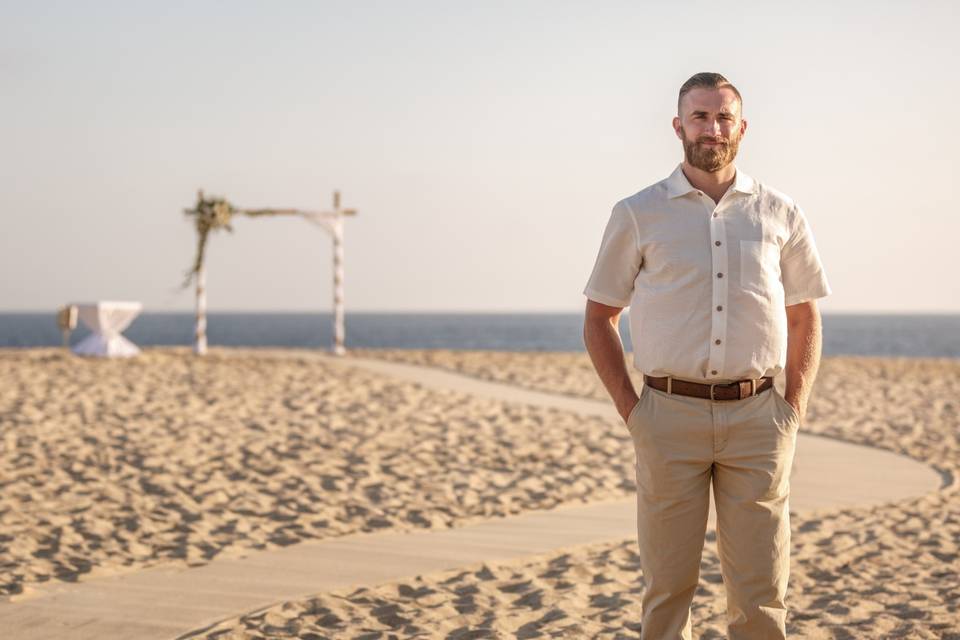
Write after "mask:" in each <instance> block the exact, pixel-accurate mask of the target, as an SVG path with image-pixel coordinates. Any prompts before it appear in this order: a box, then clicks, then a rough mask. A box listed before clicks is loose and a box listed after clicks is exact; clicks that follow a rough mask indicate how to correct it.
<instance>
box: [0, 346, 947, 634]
mask: <svg viewBox="0 0 960 640" xmlns="http://www.w3.org/2000/svg"><path fill="white" fill-rule="evenodd" d="M353 353H355V354H356V355H362V356H365V357H378V358H384V359H390V360H396V361H405V362H416V363H422V364H427V365H430V366H434V367H440V368H444V369H449V370H453V371H459V372H463V373H466V374H469V375H472V376H476V377H480V378H484V379H489V380H498V381H505V382H510V383H512V384H516V385H520V386H524V387H527V388H535V389H540V390H545V391H550V392H555V393H562V394H567V395H575V396H584V397H593V398H605V397H606V394H605V391H604V390H603V389H602V387H601V386H600V384H599V381H598V380H597V378H596V375H595V374H594V372H593V369H592V367H591V366H590V362H589V359H588V358H587V356H586V354H570V353H504V352H457V351H399V350H390V351H387V350H357V351H355V352H353ZM348 357H349V356H348ZM0 383H2V384H0V423H2V425H3V428H2V439H0V480H2V482H3V487H4V491H3V493H2V494H0V567H2V570H0V594H2V595H4V596H16V595H19V594H28V593H29V592H30V589H31V586H32V585H36V584H38V583H43V582H46V581H51V580H52V581H58V580H59V581H72V580H77V579H87V578H90V577H95V576H98V575H106V574H111V573H117V572H124V571H136V570H138V569H142V568H145V567H149V566H156V565H160V564H171V563H172V564H187V565H197V564H203V563H206V562H209V561H210V560H211V559H214V558H217V557H225V556H230V555H231V554H239V553H243V552H244V551H246V550H250V549H268V548H271V547H277V546H285V545H290V544H295V543H297V542H300V541H304V540H310V539H320V538H326V537H333V536H340V535H344V534H347V533H353V532H358V531H374V530H381V529H386V528H391V529H426V528H442V527H451V526H460V525H462V524H465V523H468V522H472V521H478V520H483V519H485V518H489V517H494V516H499V515H507V514H516V513H522V512H525V511H529V510H539V509H548V508H550V507H553V506H556V505H560V504H569V503H577V502H579V503H583V502H593V501H600V500H607V499H613V498H622V497H627V496H629V495H631V494H632V492H633V463H634V453H633V450H632V446H631V443H630V439H629V436H628V434H627V433H626V429H625V427H624V426H623V425H622V424H617V423H611V422H610V421H607V420H604V419H601V418H593V419H585V418H583V417H581V416H579V415H575V414H572V413H567V412H563V411H558V410H545V409H538V408H536V407H526V406H517V405H511V404H509V403H507V402H498V401H492V400H486V399H480V398H474V397H471V396H468V395H465V394H459V393H454V392H442V391H434V390H426V389H424V388H422V387H419V386H418V385H415V384H412V383H406V382H402V381H397V380H394V379H388V378H386V377H381V376H379V375H375V374H372V373H369V372H364V371H360V370H352V369H351V370H346V369H343V368H338V367H333V366H331V365H330V364H329V363H324V362H323V361H322V359H319V358H316V357H312V356H311V354H309V353H301V354H298V353H296V352H293V353H291V352H287V353H285V354H283V357H276V354H272V353H270V352H255V351H252V350H233V351H230V350H221V349H215V350H214V351H213V352H212V353H211V354H210V355H209V356H207V357H205V358H195V357H193V356H192V355H191V354H190V353H189V351H188V350H187V349H181V348H174V349H148V350H146V351H145V352H144V353H143V354H142V355H141V356H140V357H137V358H134V359H131V360H87V359H79V358H76V357H72V356H68V355H67V354H65V353H63V352H62V351H60V350H56V349H31V350H23V351H17V350H6V351H2V352H0ZM803 429H804V430H805V431H807V432H810V433H817V434H823V435H826V436H830V437H834V438H838V439H842V440H845V441H849V442H855V443H861V444H867V445H870V446H875V447H880V448H883V449H887V450H890V451H894V452H897V453H901V454H904V455H907V456H909V457H911V458H914V459H916V460H920V461H923V462H925V463H926V464H929V465H930V466H932V467H933V468H935V469H937V470H938V471H939V472H940V473H941V475H942V477H943V487H942V488H941V489H940V490H939V491H937V492H935V493H932V494H929V495H927V496H924V497H922V498H918V499H915V500H910V501H905V502H900V503H897V504H890V505H885V506H882V507H871V508H862V509H843V510H836V511H832V512H829V513H818V514H816V515H815V516H809V517H804V516H802V515H795V516H793V517H792V526H793V573H792V576H791V587H790V596H789V597H790V605H791V607H792V610H791V612H790V615H789V617H788V630H789V631H790V632H791V633H792V634H794V635H796V636H797V637H803V638H954V639H956V638H960V622H958V620H960V555H958V546H960V495H958V490H957V486H958V482H957V474H958V466H960V361H956V360H945V359H904V358H855V357H835V358H826V359H824V360H823V363H822V365H821V370H820V375H819V377H818V379H817V385H816V389H815V392H814V396H813V398H812V399H811V402H810V406H809V410H808V414H807V419H806V423H805V424H804V426H803ZM642 591H643V578H642V575H641V574H640V571H639V565H638V559H637V555H636V541H635V540H624V541H622V542H618V543H615V544H603V545H590V546H586V547H577V548H572V549H569V550H563V551H561V552H557V553H553V554H549V555H545V556H536V557H531V558H527V559H525V560H524V561H523V562H510V563H492V562H491V563H483V564H480V565H476V566H470V567H463V568H462V569H460V570H457V571H451V572H445V573H442V574H430V575H424V576H417V577H416V578H414V579H411V580H408V581H404V582H402V583H394V584H382V585H369V586H367V587H365V588H362V589H357V590H351V591H350V592H333V593H326V594H322V595H320V596H318V597H316V598H311V599H306V600H302V601H298V602H290V603H285V604H281V605H276V606H274V607H271V608H268V609H266V610H264V611H260V612H256V613H255V614H248V615H243V616H239V617H237V618H236V619H233V620H230V621H227V622H225V623H223V624H221V625H218V626H217V627H216V628H214V629H211V630H207V631H205V632H204V633H203V634H201V635H198V637H208V638H277V637H290V638H335V637H370V638H376V637H382V638H389V637H398V638H400V637H423V638H430V637H449V638H488V637H489V638H512V637H530V638H533V637H570V638H585V637H591V638H592V637H609V638H615V637H635V636H636V629H637V628H638V622H639V619H640V609H639V602H640V596H641V594H642ZM722 592H723V585H722V583H721V581H720V573H719V562H718V559H717V555H716V546H715V541H714V540H712V539H708V541H707V546H706V549H705V551H704V558H703V566H702V571H701V589H700V593H699V594H698V596H697V598H696V600H695V602H694V628H695V634H696V635H698V636H699V637H704V638H719V637H723V629H724V603H723V598H722ZM631 629H633V631H631ZM367 633H368V634H369V635H365V634H367Z"/></svg>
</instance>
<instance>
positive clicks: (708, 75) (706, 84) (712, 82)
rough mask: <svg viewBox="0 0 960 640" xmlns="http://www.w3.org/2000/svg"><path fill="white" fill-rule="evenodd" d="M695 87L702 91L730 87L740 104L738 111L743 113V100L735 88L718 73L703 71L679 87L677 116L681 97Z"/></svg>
mask: <svg viewBox="0 0 960 640" xmlns="http://www.w3.org/2000/svg"><path fill="white" fill-rule="evenodd" d="M697 87H701V88H703V89H719V88H721V87H730V88H731V89H732V90H733V93H734V94H736V96H737V101H738V102H739V103H740V111H741V112H743V98H742V97H741V96H740V92H739V91H737V88H736V87H735V86H733V84H732V83H731V82H730V81H729V80H727V79H726V78H724V77H723V76H722V75H720V74H719V73H712V72H710V71H703V72H701V73H695V74H694V75H692V76H690V79H689V80H687V81H686V82H684V83H683V86H682V87H680V95H679V96H678V97H677V115H680V102H681V101H682V100H683V96H684V95H686V94H687V93H689V91H690V90H691V89H694V88H697Z"/></svg>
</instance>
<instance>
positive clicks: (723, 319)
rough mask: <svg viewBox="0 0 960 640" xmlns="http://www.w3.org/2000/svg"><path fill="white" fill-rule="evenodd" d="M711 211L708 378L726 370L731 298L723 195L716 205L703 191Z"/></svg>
mask: <svg viewBox="0 0 960 640" xmlns="http://www.w3.org/2000/svg"><path fill="white" fill-rule="evenodd" d="M697 193H698V194H699V196H698V197H699V198H700V199H701V201H702V202H704V204H705V205H706V206H707V210H708V211H709V213H710V254H711V265H712V266H713V278H712V279H713V301H712V302H713V306H712V309H711V313H710V317H711V322H710V345H709V346H710V357H709V358H708V359H707V371H706V374H707V376H708V377H711V378H714V377H716V376H718V375H719V374H720V372H721V371H723V363H724V360H725V359H726V353H727V314H728V310H727V309H728V307H727V302H728V301H729V299H730V278H729V268H728V267H729V262H730V261H729V251H728V247H727V245H728V243H727V233H726V225H725V222H724V217H723V213H722V211H721V210H720V207H721V205H722V204H723V200H724V198H720V202H718V203H717V205H716V206H715V207H714V206H713V200H711V199H710V196H708V195H705V194H704V193H703V192H702V191H698V192H697Z"/></svg>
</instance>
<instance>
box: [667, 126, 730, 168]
mask: <svg viewBox="0 0 960 640" xmlns="http://www.w3.org/2000/svg"><path fill="white" fill-rule="evenodd" d="M680 134H681V135H682V136H683V154H684V156H686V158H687V162H689V163H690V164H691V165H692V166H694V167H696V168H697V169H700V170H702V171H706V172H707V173H716V172H717V171H720V169H723V168H724V167H725V166H727V165H728V164H730V163H731V162H733V159H734V158H736V157H737V150H738V149H739V148H740V137H739V136H737V137H732V138H730V139H729V140H722V143H723V144H720V145H717V146H715V147H710V146H707V145H704V144H701V143H702V142H703V141H704V140H712V138H701V139H699V140H693V141H691V140H690V139H688V138H687V132H686V131H684V130H683V127H682V126H681V127H680Z"/></svg>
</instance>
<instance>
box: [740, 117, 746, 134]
mask: <svg viewBox="0 0 960 640" xmlns="http://www.w3.org/2000/svg"><path fill="white" fill-rule="evenodd" d="M746 132H747V121H746V120H745V119H743V118H741V119H740V137H743V134H745V133H746Z"/></svg>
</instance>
